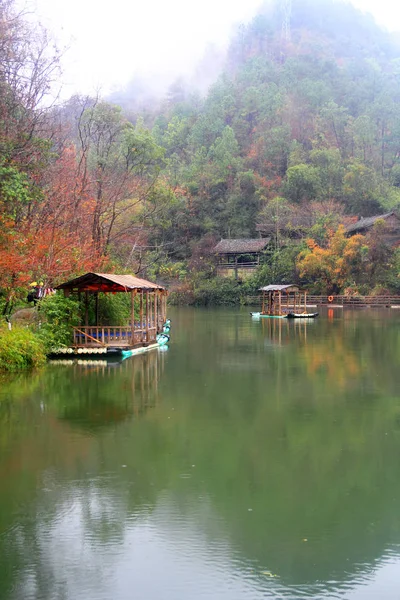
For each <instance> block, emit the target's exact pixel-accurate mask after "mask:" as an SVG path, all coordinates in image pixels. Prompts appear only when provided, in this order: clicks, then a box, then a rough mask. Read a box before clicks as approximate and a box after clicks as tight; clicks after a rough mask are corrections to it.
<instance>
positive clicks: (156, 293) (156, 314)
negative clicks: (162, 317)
mask: <svg viewBox="0 0 400 600" xmlns="http://www.w3.org/2000/svg"><path fill="white" fill-rule="evenodd" d="M157 302H158V290H154V327H155V328H156V334H157V333H158V311H157Z"/></svg>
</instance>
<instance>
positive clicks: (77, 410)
mask: <svg viewBox="0 0 400 600" xmlns="http://www.w3.org/2000/svg"><path fill="white" fill-rule="evenodd" d="M169 316H170V317H171V318H172V330H171V333H172V340H171V343H170V346H169V347H168V348H161V349H159V350H154V351H151V352H148V353H146V354H143V355H139V356H136V357H132V358H129V359H126V360H124V361H123V362H118V361H114V362H105V361H101V360H100V361H97V362H95V361H93V362H89V363H86V364H76V363H74V364H58V363H51V364H49V365H48V366H47V367H46V368H45V369H44V370H43V371H41V372H40V373H35V374H29V375H26V374H25V375H23V376H18V377H14V378H10V377H9V378H6V379H2V380H1V390H0V598H1V600H131V599H135V600H259V599H265V598H271V599H290V600H299V599H302V598H309V599H313V600H317V599H326V598H329V599H331V598H340V599H346V600H347V599H348V600H376V599H378V598H379V600H398V599H399V598H400V311H398V312H396V311H395V310H392V311H390V310H386V311H382V312H380V311H375V310H371V309H367V310H362V311H352V310H341V309H337V310H336V309H335V310H334V309H329V310H326V311H324V312H323V313H322V314H321V315H320V317H319V318H318V319H316V320H315V321H287V320H280V319H262V320H259V321H255V320H253V319H252V318H251V317H250V316H249V311H248V310H246V309H210V310H206V309H192V308H181V309H177V308H174V309H171V310H170V311H169Z"/></svg>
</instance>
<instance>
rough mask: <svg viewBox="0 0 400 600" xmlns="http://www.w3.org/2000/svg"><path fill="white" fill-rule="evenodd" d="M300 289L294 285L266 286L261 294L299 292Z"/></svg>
mask: <svg viewBox="0 0 400 600" xmlns="http://www.w3.org/2000/svg"><path fill="white" fill-rule="evenodd" d="M298 289H299V287H298V286H297V285H294V284H290V285H266V286H265V287H262V288H260V292H288V291H290V290H293V291H297V290H298Z"/></svg>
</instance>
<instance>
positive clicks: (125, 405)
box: [57, 350, 165, 429]
mask: <svg viewBox="0 0 400 600" xmlns="http://www.w3.org/2000/svg"><path fill="white" fill-rule="evenodd" d="M94 363H95V361H89V362H88V363H86V364H84V361H79V362H78V361H77V362H75V363H73V365H72V366H69V367H68V369H65V371H64V374H65V379H64V381H63V388H64V390H66V398H67V400H66V401H65V403H64V405H63V411H62V415H61V416H62V418H64V419H66V420H69V421H73V422H75V424H77V425H81V426H83V427H84V428H88V427H89V428H90V429H92V428H97V427H103V426H108V425H111V424H115V423H117V422H122V421H125V420H127V419H129V418H130V417H132V416H135V417H138V416H139V415H143V414H145V413H146V412H147V410H148V409H150V408H154V407H155V406H157V404H158V401H159V394H158V382H159V379H160V377H161V375H162V373H163V371H164V365H165V353H164V352H162V351H160V350H155V351H152V352H146V353H143V354H140V355H138V356H134V357H132V358H128V359H126V360H124V361H122V362H119V363H117V362H110V361H98V362H97V363H96V364H94ZM60 377H61V376H60ZM60 377H58V378H57V380H58V381H59V380H60Z"/></svg>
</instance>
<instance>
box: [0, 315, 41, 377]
mask: <svg viewBox="0 0 400 600" xmlns="http://www.w3.org/2000/svg"><path fill="white" fill-rule="evenodd" d="M45 362H46V348H45V345H44V344H43V343H42V340H41V339H40V337H39V336H37V335H35V334H34V333H33V332H32V331H30V330H29V329H27V328H22V327H16V326H14V327H13V328H12V330H11V331H9V330H8V329H7V328H6V327H5V326H1V327H0V371H18V370H21V369H33V368H36V367H40V366H42V365H43V364H44V363H45Z"/></svg>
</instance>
